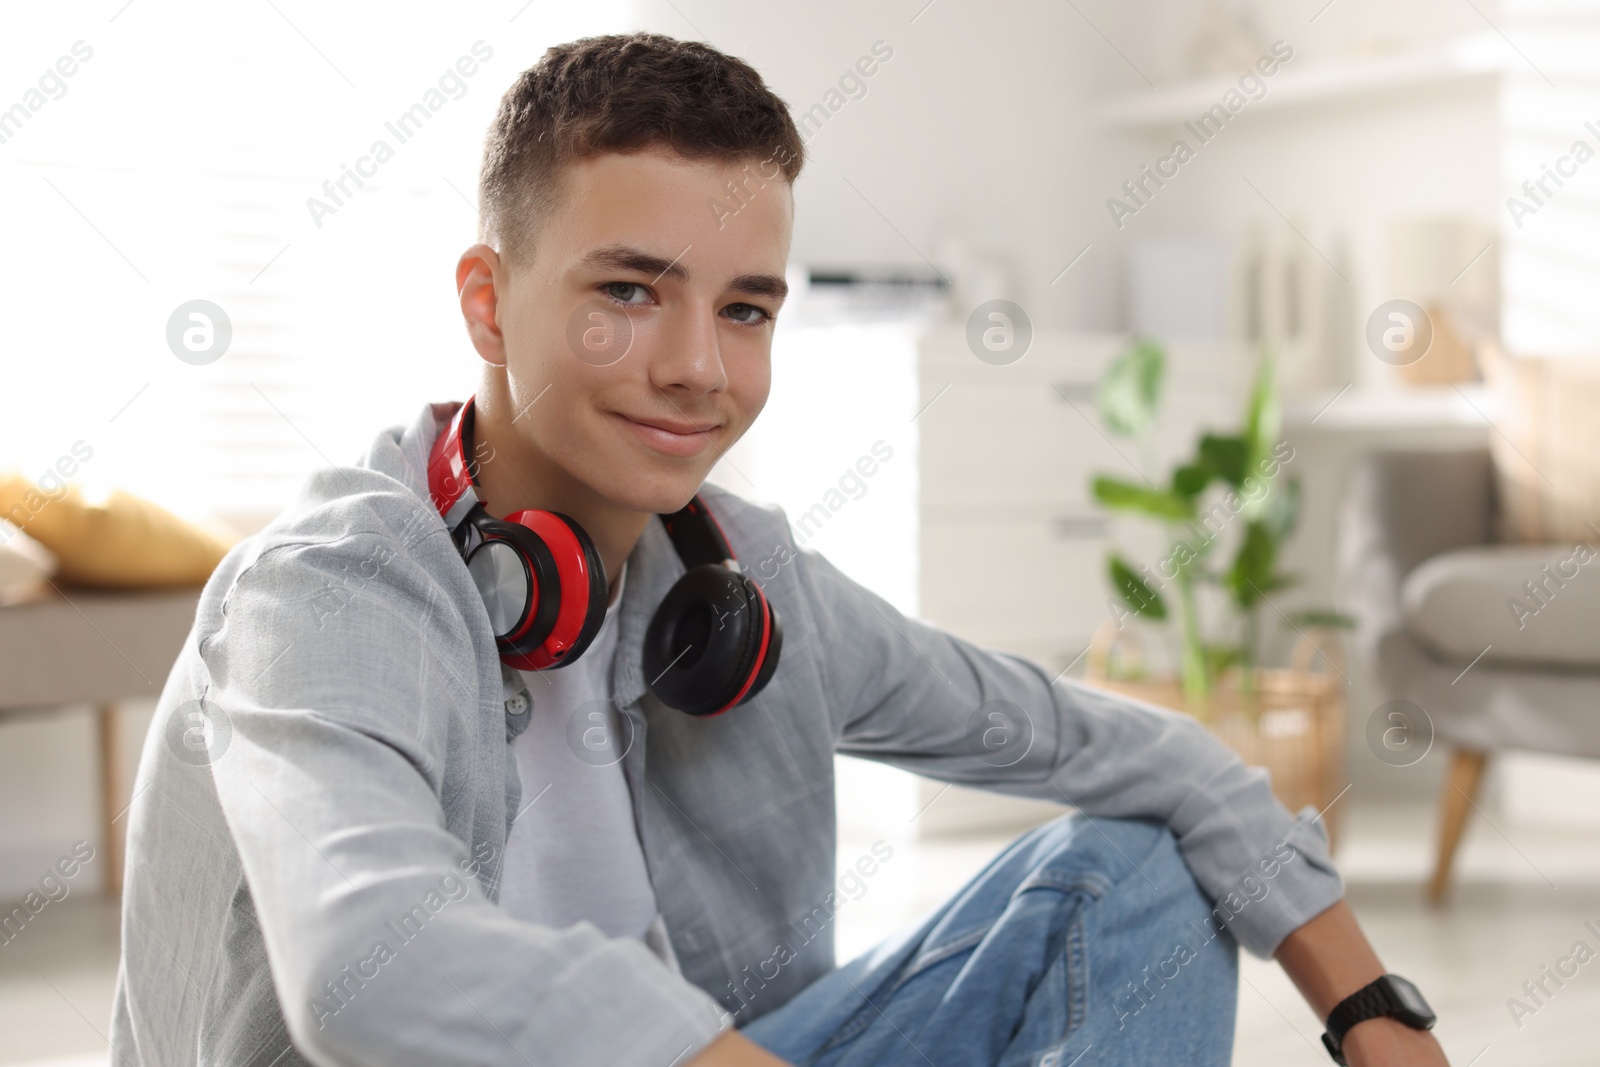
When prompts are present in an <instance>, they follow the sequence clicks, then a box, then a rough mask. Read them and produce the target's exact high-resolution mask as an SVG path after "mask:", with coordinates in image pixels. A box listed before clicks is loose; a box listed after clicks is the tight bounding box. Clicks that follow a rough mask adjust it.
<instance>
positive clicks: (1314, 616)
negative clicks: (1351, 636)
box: [1285, 608, 1356, 630]
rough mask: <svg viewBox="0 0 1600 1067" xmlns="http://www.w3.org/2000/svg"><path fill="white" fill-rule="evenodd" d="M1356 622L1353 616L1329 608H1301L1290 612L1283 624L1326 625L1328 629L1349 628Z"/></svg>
mask: <svg viewBox="0 0 1600 1067" xmlns="http://www.w3.org/2000/svg"><path fill="white" fill-rule="evenodd" d="M1355 624H1356V619H1355V616H1353V615H1347V614H1345V613H1344V612H1342V611H1334V610H1332V609H1330V608H1303V609H1301V610H1300V611H1295V612H1290V614H1289V617H1288V619H1287V620H1286V622H1285V625H1294V626H1326V627H1328V628H1330V629H1337V630H1349V629H1352V628H1353V627H1354V626H1355Z"/></svg>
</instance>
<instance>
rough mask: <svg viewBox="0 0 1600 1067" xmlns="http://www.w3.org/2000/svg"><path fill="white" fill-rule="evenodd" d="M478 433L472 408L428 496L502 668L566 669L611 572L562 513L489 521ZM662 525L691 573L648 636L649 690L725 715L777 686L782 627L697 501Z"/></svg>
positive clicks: (459, 421)
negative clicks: (480, 488)
mask: <svg viewBox="0 0 1600 1067" xmlns="http://www.w3.org/2000/svg"><path fill="white" fill-rule="evenodd" d="M472 421H473V402H472V399H471V398H468V400H467V401H466V403H464V404H462V405H461V408H460V410H459V411H457V412H456V414H455V417H454V418H452V419H451V420H450V424H449V426H448V427H447V428H446V429H445V430H444V432H443V433H441V434H440V435H439V438H438V440H436V441H435V442H434V444H433V451H432V453H431V454H430V456H429V458H428V492H429V494H430V495H431V496H432V498H433V505H434V507H436V508H438V509H439V514H440V515H441V516H443V517H444V522H445V525H446V526H447V527H449V529H450V536H451V539H452V540H454V541H455V545H456V548H457V549H458V550H459V551H460V552H461V558H462V560H463V561H464V562H465V563H466V565H467V571H468V572H469V573H470V574H471V575H472V581H473V584H475V585H476V586H477V587H478V593H479V594H480V595H481V596H482V597H483V606H484V608H485V609H486V610H487V611H488V613H489V625H490V628H491V629H493V631H494V639H495V645H496V646H497V647H498V648H499V650H500V659H501V661H502V662H503V663H505V664H506V665H507V666H510V667H515V668H517V669H519V670H531V671H543V670H553V669H555V668H557V667H564V666H566V665H567V664H569V663H571V662H573V661H574V660H576V659H578V657H580V656H582V655H583V653H584V650H585V649H587V648H588V647H589V645H590V643H591V642H592V641H593V640H594V637H595V634H597V633H598V632H599V631H600V624H601V623H602V622H604V621H605V615H606V601H607V600H608V599H609V597H608V585H607V581H606V573H605V565H604V564H603V563H602V562H601V560H600V553H599V552H598V551H597V550H596V549H595V547H594V542H593V541H592V540H590V538H589V535H588V534H587V533H585V532H584V529H583V527H582V526H579V525H578V523H577V522H576V521H574V520H573V519H571V518H569V517H568V516H566V515H563V514H561V513H560V512H558V511H533V510H525V511H517V512H513V513H512V514H510V515H507V516H506V517H505V518H504V519H496V518H493V517H491V516H490V515H489V512H488V509H486V508H485V507H484V505H483V502H482V501H481V500H480V499H479V498H478V494H477V490H476V479H475V477H474V475H475V474H476V472H477V462H476V460H473V461H472V462H470V463H469V462H468V459H467V456H468V454H469V453H470V452H471V450H472ZM659 518H660V519H661V523H662V525H663V526H665V527H666V531H667V536H668V537H669V538H671V540H672V547H673V549H674V550H675V551H676V552H677V553H678V558H679V559H680V560H682V561H683V565H684V568H685V573H684V574H683V576H682V577H681V578H679V579H678V581H677V582H676V583H675V584H674V585H673V587H672V589H671V590H669V591H668V593H667V595H666V597H665V598H663V599H662V601H661V603H660V604H659V605H658V606H657V607H656V611H655V615H654V616H653V617H652V618H651V620H650V626H649V628H648V629H647V630H646V632H645V639H644V656H643V667H644V672H645V684H646V685H647V686H648V687H649V689H650V691H651V692H652V693H654V694H655V695H656V697H657V698H658V699H659V700H660V701H661V702H662V703H663V704H665V705H667V706H668V707H670V708H676V709H678V710H679V711H682V712H685V713H687V714H689V715H696V716H711V715H720V714H722V713H723V712H724V711H727V710H728V709H729V708H731V707H734V706H736V705H738V704H742V703H744V702H745V701H747V700H749V699H750V698H751V697H753V696H755V695H756V694H757V693H759V692H761V690H762V688H764V687H765V686H766V684H767V682H768V681H770V680H771V678H772V673H773V671H775V670H776V669H777V666H778V654H779V652H780V651H781V650H782V648H783V624H782V622H781V621H780V620H779V618H778V612H777V609H776V608H774V607H773V606H772V605H771V604H770V603H768V601H767V598H766V596H765V595H764V594H763V593H762V592H761V587H760V586H759V585H757V584H756V583H755V582H754V581H752V580H751V579H750V577H749V576H748V575H746V574H745V573H744V572H743V570H742V569H741V568H740V566H739V563H738V561H737V560H736V559H735V558H734V555H733V550H732V549H731V548H730V547H729V546H728V541H727V538H725V537H724V536H723V534H722V528H721V527H720V526H718V525H717V520H716V518H715V517H713V516H712V514H711V512H710V511H709V510H708V509H707V508H706V505H705V502H704V501H703V500H701V499H700V496H699V494H696V495H695V497H694V499H692V500H690V501H689V503H688V505H687V506H685V507H684V508H683V510H681V511H677V512H674V513H673V514H671V515H662V516H659Z"/></svg>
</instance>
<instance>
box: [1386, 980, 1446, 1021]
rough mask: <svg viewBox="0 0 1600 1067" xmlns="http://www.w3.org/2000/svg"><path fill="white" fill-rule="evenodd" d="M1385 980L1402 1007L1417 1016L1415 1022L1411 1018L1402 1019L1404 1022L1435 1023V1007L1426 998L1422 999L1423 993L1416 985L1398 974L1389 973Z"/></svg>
mask: <svg viewBox="0 0 1600 1067" xmlns="http://www.w3.org/2000/svg"><path fill="white" fill-rule="evenodd" d="M1385 981H1386V982H1387V983H1388V986H1389V992H1390V993H1392V994H1393V995H1394V998H1395V1000H1397V1001H1399V1003H1400V1007H1401V1009H1402V1010H1404V1011H1406V1012H1408V1013H1410V1014H1412V1015H1414V1016H1416V1021H1415V1023H1412V1021H1411V1020H1409V1019H1402V1020H1401V1021H1402V1022H1406V1023H1410V1024H1411V1025H1421V1026H1424V1027H1429V1026H1432V1025H1433V1023H1434V1019H1435V1016H1434V1014H1433V1009H1432V1008H1430V1007H1429V1006H1428V1002H1427V1001H1426V1000H1423V999H1422V994H1421V993H1420V992H1419V991H1418V990H1417V987H1416V986H1414V985H1412V984H1411V983H1410V982H1408V981H1406V980H1405V979H1404V978H1401V977H1400V976H1399V975H1396V974H1391V975H1388V976H1387V977H1386V979H1385Z"/></svg>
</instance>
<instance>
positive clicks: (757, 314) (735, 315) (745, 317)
mask: <svg viewBox="0 0 1600 1067" xmlns="http://www.w3.org/2000/svg"><path fill="white" fill-rule="evenodd" d="M728 314H729V316H730V317H732V319H733V321H734V322H741V323H744V324H746V325H750V326H753V325H755V324H756V323H758V322H760V321H762V320H763V319H765V318H767V317H768V315H767V313H766V311H765V310H764V309H762V308H758V307H756V306H755V305H754V304H729V305H728Z"/></svg>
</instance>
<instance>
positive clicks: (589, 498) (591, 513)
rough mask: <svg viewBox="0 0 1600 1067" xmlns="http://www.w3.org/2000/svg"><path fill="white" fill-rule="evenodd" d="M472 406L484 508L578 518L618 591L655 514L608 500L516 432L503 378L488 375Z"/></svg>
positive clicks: (499, 516)
mask: <svg viewBox="0 0 1600 1067" xmlns="http://www.w3.org/2000/svg"><path fill="white" fill-rule="evenodd" d="M473 407H474V418H473V431H472V437H473V440H472V446H473V448H474V449H475V451H476V454H477V455H478V456H480V457H482V458H480V460H479V463H478V470H477V482H478V496H479V498H480V499H481V500H482V501H483V504H484V508H485V509H486V510H487V511H488V512H489V514H490V515H492V516H494V517H495V518H497V519H503V518H505V517H506V516H507V515H509V514H511V513H512V512H515V511H522V510H525V509H536V510H539V511H559V512H561V513H562V514H563V515H567V516H569V517H570V518H572V519H574V520H576V521H577V523H578V525H580V526H582V527H583V528H584V530H585V532H587V533H588V535H589V536H590V538H591V539H593V541H594V544H595V548H596V549H598V550H599V552H600V559H601V561H602V562H603V563H604V564H605V568H606V579H607V582H608V585H609V588H610V592H611V593H612V594H614V593H615V592H616V588H617V575H618V574H620V573H621V572H622V565H623V563H624V562H626V561H627V558H628V556H629V555H630V554H632V552H633V546H634V545H635V544H637V543H638V541H639V537H640V535H641V534H643V533H644V527H645V524H646V523H648V522H649V521H650V519H651V515H650V514H649V513H648V512H643V511H634V510H632V509H629V508H620V507H617V506H616V505H614V504H612V503H610V502H609V501H607V500H605V499H604V498H602V497H601V496H600V495H599V494H598V493H596V492H595V491H594V490H593V489H591V488H589V487H588V486H587V485H585V484H584V483H582V482H580V481H578V480H577V479H576V478H574V477H573V476H572V475H571V474H569V473H568V472H567V471H565V470H563V469H562V468H561V467H560V466H558V465H557V464H555V463H554V462H552V461H551V459H550V458H549V457H548V456H546V455H545V454H544V453H543V452H542V451H540V450H539V448H538V447H537V446H536V445H534V444H533V442H532V441H530V440H528V438H527V436H526V435H525V434H522V433H518V432H517V428H516V426H515V425H514V421H515V418H516V411H515V410H514V409H513V407H512V402H511V397H510V395H509V393H508V391H507V390H506V388H505V382H504V380H503V379H500V380H497V379H495V378H494V377H493V376H491V375H485V376H484V381H483V382H482V383H481V386H480V388H479V390H478V393H477V397H476V400H475V401H474V404H473ZM469 460H470V457H469ZM609 599H610V598H609V597H608V603H609Z"/></svg>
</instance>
